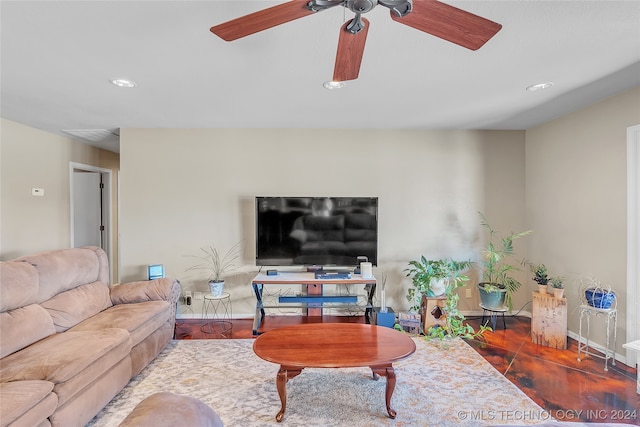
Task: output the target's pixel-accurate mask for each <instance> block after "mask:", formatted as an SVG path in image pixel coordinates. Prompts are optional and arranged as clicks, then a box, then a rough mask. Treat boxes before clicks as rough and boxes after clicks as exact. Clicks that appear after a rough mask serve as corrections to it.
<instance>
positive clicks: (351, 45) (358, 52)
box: [333, 18, 369, 82]
mask: <svg viewBox="0 0 640 427" xmlns="http://www.w3.org/2000/svg"><path fill="white" fill-rule="evenodd" d="M361 20H362V22H363V23H364V28H363V29H362V30H360V31H359V32H357V33H356V34H352V33H350V32H349V31H348V30H347V26H348V25H349V24H350V23H351V22H352V21H353V20H351V21H349V22H347V23H346V24H344V25H343V26H342V28H340V38H339V39H338V53H337V54H336V65H335V67H334V69H333V81H334V82H343V81H346V80H355V79H357V78H358V74H359V73H360V63H361V62H362V56H363V55H364V44H365V42H366V41H367V32H368V31H369V21H368V20H366V19H365V18H361Z"/></svg>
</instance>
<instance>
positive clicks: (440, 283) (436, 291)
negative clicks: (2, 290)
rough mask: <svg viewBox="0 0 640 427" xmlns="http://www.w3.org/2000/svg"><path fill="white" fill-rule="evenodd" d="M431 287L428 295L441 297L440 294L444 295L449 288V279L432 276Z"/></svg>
mask: <svg viewBox="0 0 640 427" xmlns="http://www.w3.org/2000/svg"><path fill="white" fill-rule="evenodd" d="M429 288H430V290H429V293H428V296H430V297H439V296H440V295H444V293H445V292H446V290H447V279H436V278H435V277H434V278H431V281H430V282H429Z"/></svg>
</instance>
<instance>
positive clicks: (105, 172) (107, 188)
mask: <svg viewBox="0 0 640 427" xmlns="http://www.w3.org/2000/svg"><path fill="white" fill-rule="evenodd" d="M75 172H95V173H99V174H100V175H102V183H103V185H104V187H103V192H102V197H103V199H102V219H103V225H104V228H105V232H104V236H105V239H104V241H103V246H104V247H103V249H104V251H105V252H106V254H107V259H108V260H109V283H108V284H111V278H112V277H114V274H113V269H114V266H113V263H112V260H113V253H112V248H113V237H112V230H113V229H112V224H113V216H112V208H111V207H112V200H111V182H112V181H111V175H112V170H111V169H106V168H100V167H97V166H92V165H85V164H83V163H77V162H69V231H70V236H69V237H70V239H69V242H70V247H72V248H73V247H75V244H74V241H75V240H74V221H75V218H74V213H73V204H74V200H75V197H76V194H75V191H74V188H73V174H74V173H75Z"/></svg>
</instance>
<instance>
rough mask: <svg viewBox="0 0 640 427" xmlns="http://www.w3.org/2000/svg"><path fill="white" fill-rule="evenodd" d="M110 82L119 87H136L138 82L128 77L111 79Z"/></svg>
mask: <svg viewBox="0 0 640 427" xmlns="http://www.w3.org/2000/svg"><path fill="white" fill-rule="evenodd" d="M109 82H110V83H111V84H113V85H116V86H118V87H134V86H135V85H136V82H134V81H132V80H128V79H111V80H109Z"/></svg>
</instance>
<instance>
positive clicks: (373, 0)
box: [347, 0, 378, 13]
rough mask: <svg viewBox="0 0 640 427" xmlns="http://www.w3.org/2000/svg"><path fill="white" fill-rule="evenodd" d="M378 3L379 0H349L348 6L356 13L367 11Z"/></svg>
mask: <svg viewBox="0 0 640 427" xmlns="http://www.w3.org/2000/svg"><path fill="white" fill-rule="evenodd" d="M377 4H378V0H347V8H349V10H350V11H352V12H354V13H367V12H369V11H370V10H372V9H373V8H374V7H376V5H377Z"/></svg>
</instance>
